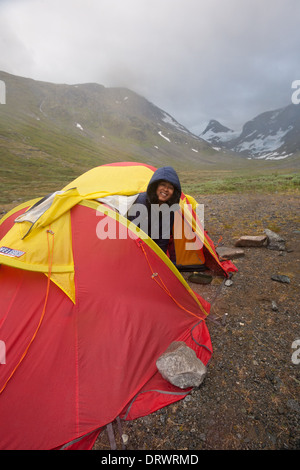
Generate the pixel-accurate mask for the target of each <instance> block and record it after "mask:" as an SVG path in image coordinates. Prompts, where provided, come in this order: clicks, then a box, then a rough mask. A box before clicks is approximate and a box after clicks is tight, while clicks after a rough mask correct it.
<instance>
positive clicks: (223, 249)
mask: <svg viewBox="0 0 300 470" xmlns="http://www.w3.org/2000/svg"><path fill="white" fill-rule="evenodd" d="M216 251H217V253H218V255H219V257H220V258H222V259H235V258H241V257H242V256H245V252H244V250H242V249H241V248H231V247H227V246H220V247H218V248H217V249H216Z"/></svg>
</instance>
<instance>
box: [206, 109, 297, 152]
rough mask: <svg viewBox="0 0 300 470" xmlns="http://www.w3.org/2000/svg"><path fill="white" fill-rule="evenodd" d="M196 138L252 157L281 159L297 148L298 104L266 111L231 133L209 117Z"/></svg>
mask: <svg viewBox="0 0 300 470" xmlns="http://www.w3.org/2000/svg"><path fill="white" fill-rule="evenodd" d="M200 137H202V138H203V139H205V140H206V141H207V142H209V143H211V144H212V145H214V146H216V145H218V146H219V147H220V148H222V149H225V150H228V151H230V150H231V151H233V152H236V153H239V154H241V155H242V156H244V157H247V158H252V159H265V160H282V159H286V158H289V157H291V156H293V155H295V154H297V153H298V152H299V151H300V107H299V106H298V105H295V104H289V105H287V106H285V107H283V108H278V109H275V110H272V111H266V112H264V113H261V114H259V115H257V116H256V117H255V118H253V119H251V120H250V121H247V122H246V123H245V124H244V125H243V128H242V131H241V132H235V131H232V130H231V129H228V128H226V127H225V126H222V124H221V123H219V122H218V121H216V120H211V121H210V122H209V123H208V125H207V127H206V128H205V129H204V131H203V132H202V133H201V134H200Z"/></svg>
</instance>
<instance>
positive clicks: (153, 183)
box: [127, 166, 181, 253]
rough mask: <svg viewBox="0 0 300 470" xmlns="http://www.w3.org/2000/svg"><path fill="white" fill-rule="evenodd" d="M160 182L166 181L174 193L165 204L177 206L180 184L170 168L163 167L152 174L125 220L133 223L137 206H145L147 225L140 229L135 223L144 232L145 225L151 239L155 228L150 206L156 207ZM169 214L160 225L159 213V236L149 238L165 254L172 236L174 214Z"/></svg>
mask: <svg viewBox="0 0 300 470" xmlns="http://www.w3.org/2000/svg"><path fill="white" fill-rule="evenodd" d="M161 181H167V182H169V183H171V184H172V185H173V186H174V193H173V195H172V197H171V199H170V200H169V201H168V202H167V204H168V205H169V206H173V205H176V204H178V203H179V200H180V196H181V184H180V181H179V178H178V175H177V173H176V171H175V170H174V169H173V168H172V167H171V166H165V167H162V168H159V169H158V170H156V172H155V173H154V174H153V176H152V178H151V180H150V182H149V184H148V187H147V191H146V192H145V193H141V194H139V196H138V198H137V199H136V201H135V203H134V205H133V206H132V207H131V209H130V211H129V214H128V215H127V218H128V219H129V220H130V221H132V222H135V219H136V218H138V217H139V215H140V212H139V211H138V210H137V204H142V205H143V206H145V207H146V208H147V214H148V224H147V223H146V224H144V225H143V226H142V227H141V224H140V223H137V224H136V225H137V226H138V227H140V228H142V229H143V230H144V231H146V230H145V225H146V227H148V230H147V234H148V235H149V236H150V237H151V231H152V230H153V227H156V220H153V215H152V217H151V214H152V211H151V205H158V197H157V195H156V190H157V186H158V184H159V183H160V182H161ZM174 207H176V206H174ZM169 214H170V215H169V220H168V221H167V222H166V221H164V222H165V223H164V224H163V223H162V217H163V213H162V212H160V213H159V215H158V219H157V223H159V227H158V229H157V227H156V230H158V233H159V236H158V238H157V237H151V238H152V239H153V240H154V241H155V242H156V243H157V245H158V246H159V247H160V248H161V249H162V250H163V251H164V252H165V253H166V251H167V249H168V244H169V241H170V237H171V234H172V227H173V224H174V212H173V211H170V212H169ZM156 233H157V232H156Z"/></svg>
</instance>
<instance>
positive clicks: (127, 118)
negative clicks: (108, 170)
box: [0, 72, 219, 166]
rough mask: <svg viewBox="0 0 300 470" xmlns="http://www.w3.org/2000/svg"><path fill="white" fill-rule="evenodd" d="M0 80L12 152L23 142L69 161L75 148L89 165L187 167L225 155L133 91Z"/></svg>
mask: <svg viewBox="0 0 300 470" xmlns="http://www.w3.org/2000/svg"><path fill="white" fill-rule="evenodd" d="M0 80H2V81H3V82H4V83H5V85H6V104H4V105H1V106H0V126H1V127H0V139H2V140H1V141H2V145H4V142H6V143H7V149H8V150H9V151H10V152H11V151H13V148H14V146H15V145H16V143H18V145H21V143H23V144H26V145H31V147H32V149H33V148H34V150H32V152H34V151H37V150H39V151H42V152H45V153H47V154H49V156H52V157H60V158H61V159H66V160H68V161H69V163H70V157H71V154H72V152H73V157H72V158H73V159H74V161H76V159H78V157H79V152H80V153H81V156H82V157H83V160H84V159H85V157H87V156H88V161H86V164H87V165H89V166H90V165H97V164H102V163H109V162H112V161H122V160H129V161H130V160H137V161H143V162H148V163H152V164H156V165H159V164H160V162H164V164H172V163H173V164H174V165H176V164H177V165H181V166H184V165H186V164H187V163H189V162H190V163H196V164H197V162H198V161H199V160H201V159H204V160H207V161H208V162H209V161H212V162H214V161H215V160H218V158H219V156H218V154H217V152H216V151H215V150H214V149H213V148H212V146H211V144H209V143H208V142H206V141H205V140H203V139H202V138H200V137H199V136H197V135H194V134H193V133H191V132H190V131H189V130H188V129H186V128H185V127H184V126H183V125H181V124H180V123H178V122H177V121H176V120H175V119H174V118H173V117H172V116H171V115H170V114H168V113H167V112H166V111H163V110H162V109H160V108H159V107H157V106H155V105H154V104H152V103H151V102H149V101H148V100H147V99H145V98H144V97H142V96H140V95H138V94H137V93H135V92H133V91H131V90H129V89H126V88H106V87H104V86H103V85H100V84H97V83H86V84H74V85H65V84H53V83H47V82H40V81H36V80H32V79H28V78H23V77H16V76H14V75H10V74H7V73H5V72H0ZM3 139H4V140H3ZM8 142H10V146H9V145H8Z"/></svg>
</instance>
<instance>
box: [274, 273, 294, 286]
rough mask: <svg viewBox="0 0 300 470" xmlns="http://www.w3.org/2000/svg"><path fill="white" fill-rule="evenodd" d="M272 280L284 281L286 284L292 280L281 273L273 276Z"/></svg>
mask: <svg viewBox="0 0 300 470" xmlns="http://www.w3.org/2000/svg"><path fill="white" fill-rule="evenodd" d="M271 279H272V281H277V282H283V283H285V284H289V283H290V282H291V280H290V278H289V277H288V276H284V275H281V274H278V275H273V276H271Z"/></svg>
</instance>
